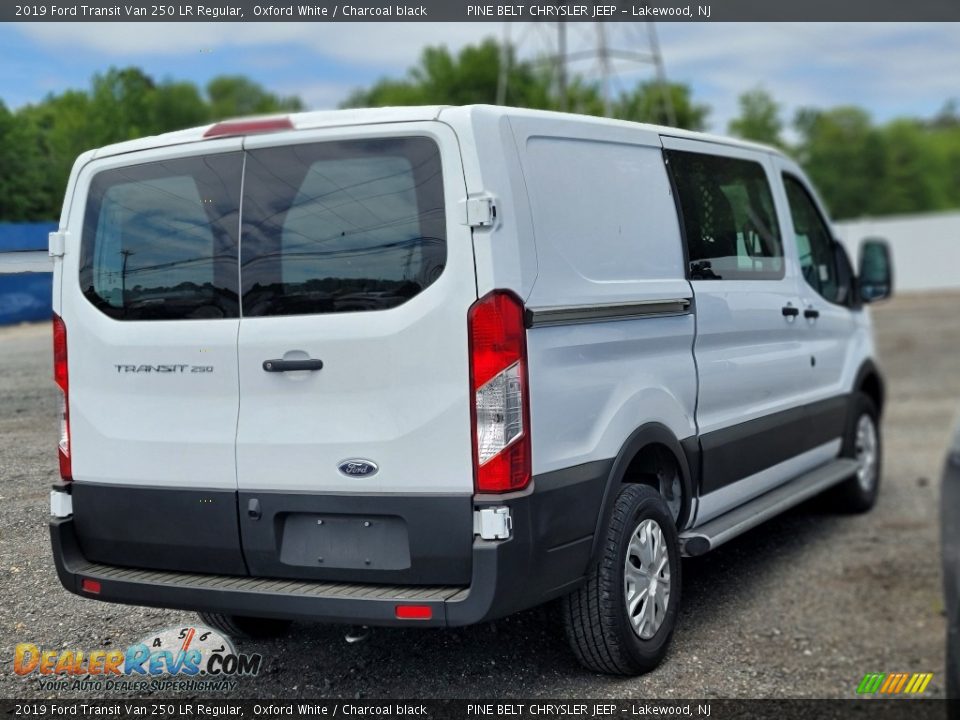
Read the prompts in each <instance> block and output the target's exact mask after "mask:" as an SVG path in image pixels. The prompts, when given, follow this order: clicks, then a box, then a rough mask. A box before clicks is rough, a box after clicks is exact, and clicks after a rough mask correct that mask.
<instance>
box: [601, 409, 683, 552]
mask: <svg viewBox="0 0 960 720" xmlns="http://www.w3.org/2000/svg"><path fill="white" fill-rule="evenodd" d="M661 449H662V450H664V451H666V452H667V453H669V456H671V458H672V460H673V461H674V462H675V463H676V465H677V468H678V469H679V471H680V480H681V488H682V491H683V498H682V502H681V506H680V515H679V517H678V518H677V527H678V529H682V528H684V527H686V526H687V524H688V523H689V521H690V520H691V517H692V513H693V499H694V497H695V488H696V480H697V477H698V474H699V444H698V442H697V440H696V437H695V436H694V437H691V438H689V439H687V440H685V441H683V442H681V441H680V440H678V439H677V437H676V436H675V435H674V434H673V432H672V431H671V430H670V429H669V428H668V427H667V426H666V425H662V424H660V423H647V424H645V425H642V426H641V427H639V428H637V429H636V430H634V431H633V432H632V433H631V434H630V436H629V437H628V438H627V440H626V442H624V444H623V446H622V447H621V448H620V452H619V453H617V457H616V458H615V459H614V461H613V465H612V467H611V469H610V474H609V475H608V477H607V482H606V486H605V487H604V491H603V499H602V501H601V505H600V516H599V517H598V518H597V528H596V531H595V532H594V535H593V549H592V551H591V554H590V557H591V560H595V559H596V558H597V557H598V556H599V552H600V550H601V548H602V545H603V538H604V536H605V530H606V527H607V525H608V524H609V522H610V516H611V514H612V512H613V505H614V502H615V501H616V498H617V493H618V492H619V489H620V487H621V485H623V484H624V483H629V482H642V481H639V480H637V479H635V478H631V468H633V469H636V467H637V466H636V465H635V461H637V460H638V459H641V458H643V457H644V454H645V453H649V452H655V451H659V450H661ZM658 490H659V489H658Z"/></svg>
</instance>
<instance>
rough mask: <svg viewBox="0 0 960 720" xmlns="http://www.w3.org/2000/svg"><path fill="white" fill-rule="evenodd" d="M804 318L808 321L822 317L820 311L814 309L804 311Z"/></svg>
mask: <svg viewBox="0 0 960 720" xmlns="http://www.w3.org/2000/svg"><path fill="white" fill-rule="evenodd" d="M803 316H804V317H805V318H806V319H807V320H816V319H817V318H818V317H820V311H819V310H815V309H814V308H807V309H806V310H804V311H803Z"/></svg>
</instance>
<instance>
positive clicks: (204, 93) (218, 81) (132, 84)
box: [0, 67, 303, 222]
mask: <svg viewBox="0 0 960 720" xmlns="http://www.w3.org/2000/svg"><path fill="white" fill-rule="evenodd" d="M302 109H303V103H302V102H301V101H300V100H299V98H295V97H279V96H277V95H274V94H273V93H270V92H267V91H266V90H265V89H264V88H262V87H261V86H259V85H257V84H256V83H254V82H251V81H250V80H248V79H247V78H244V77H241V76H220V77H216V78H214V79H213V80H211V81H210V82H209V83H207V86H206V87H205V88H204V89H203V90H201V89H200V88H198V87H197V86H196V85H194V84H193V83H190V82H177V81H173V80H163V81H160V82H157V81H155V80H154V79H152V78H151V77H150V76H148V75H147V74H145V73H144V72H143V71H142V70H140V69H138V68H133V67H131V68H124V69H115V68H111V69H110V70H108V71H107V72H105V73H102V74H98V75H95V76H94V77H93V80H92V82H91V84H90V88H89V89H87V90H67V91H65V92H62V93H59V94H52V95H48V96H47V97H46V98H45V99H44V100H42V101H41V102H39V103H36V104H33V105H27V106H25V107H22V108H19V109H18V110H16V111H15V112H11V111H10V110H9V109H8V108H7V107H6V105H4V104H3V102H2V101H0V221H8V222H13V221H24V220H49V219H56V218H58V217H59V216H60V206H61V204H62V203H63V193H64V189H65V187H66V183H67V178H68V177H69V175H70V168H71V167H72V166H73V161H74V160H75V159H76V157H77V155H79V154H80V153H82V152H84V151H85V150H89V149H91V148H96V147H100V146H102V145H108V144H110V143H115V142H121V141H123V140H131V139H134V138H139V137H144V136H146V135H156V134H158V133H164V132H169V131H171V130H180V129H183V128H186V127H191V126H195V125H202V124H204V123H207V122H211V121H214V120H220V119H223V118H227V117H237V116H240V115H251V114H260V113H271V112H282V111H296V110H302Z"/></svg>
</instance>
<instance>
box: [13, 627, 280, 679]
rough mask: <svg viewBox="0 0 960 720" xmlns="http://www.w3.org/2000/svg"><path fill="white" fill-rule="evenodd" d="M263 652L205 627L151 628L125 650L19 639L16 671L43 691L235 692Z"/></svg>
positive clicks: (256, 666)
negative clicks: (50, 646)
mask: <svg viewBox="0 0 960 720" xmlns="http://www.w3.org/2000/svg"><path fill="white" fill-rule="evenodd" d="M262 664H263V657H262V656H261V655H259V654H256V653H253V654H249V653H238V652H237V651H236V648H235V647H234V645H233V642H232V641H231V640H230V638H228V637H225V636H223V635H221V634H220V633H218V632H217V631H216V630H211V629H210V628H206V627H202V626H188V627H177V628H167V629H166V630H162V631H161V632H158V633H151V634H150V635H148V636H147V637H145V638H143V639H142V640H141V641H140V642H137V643H134V644H133V645H130V646H129V647H128V648H127V649H126V650H46V649H42V648H40V647H38V646H37V645H34V644H33V643H20V644H19V645H17V647H16V649H15V650H14V657H13V671H14V672H15V673H16V674H17V675H20V676H21V677H23V678H26V679H34V680H36V681H37V683H38V685H39V689H40V690H85V691H94V690H121V691H133V692H145V691H156V690H181V691H183V690H190V691H199V692H203V691H218V690H220V691H230V690H233V689H234V688H236V686H237V682H238V678H241V677H245V676H246V677H249V676H252V675H256V674H258V673H259V672H260V668H261V666H262Z"/></svg>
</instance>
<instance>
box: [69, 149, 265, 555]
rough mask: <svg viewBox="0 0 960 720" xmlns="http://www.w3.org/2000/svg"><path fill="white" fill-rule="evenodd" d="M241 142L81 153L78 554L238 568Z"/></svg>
mask: <svg viewBox="0 0 960 720" xmlns="http://www.w3.org/2000/svg"><path fill="white" fill-rule="evenodd" d="M242 169H243V155H242V147H241V141H240V140H239V139H230V140H216V141H208V142H204V143H197V144H193V145H186V146H180V147H176V148H162V149H154V150H149V151H145V152H140V153H136V154H124V155H117V156H114V157H107V158H103V159H101V160H94V161H93V162H91V163H89V164H88V165H87V166H86V167H85V168H84V169H83V170H82V171H81V173H80V175H79V177H78V185H77V188H78V190H77V193H76V195H75V201H74V203H73V207H72V210H71V213H70V217H69V220H68V221H67V226H66V228H65V229H66V230H67V231H68V232H69V236H68V237H69V241H68V244H67V250H66V253H65V255H64V258H63V272H62V283H61V287H62V290H61V293H62V296H61V298H60V301H61V302H60V309H61V317H62V319H63V321H64V324H65V326H66V330H67V348H68V363H69V364H68V376H69V421H70V446H71V461H72V473H73V484H72V495H73V507H74V526H75V529H76V532H77V535H78V539H79V542H80V545H81V549H82V550H83V553H84V556H85V557H86V558H87V559H89V560H92V561H97V562H104V563H109V564H114V565H128V566H132V567H141V568H170V569H178V570H187V571H197V572H217V573H235V574H244V573H245V572H246V570H245V567H244V564H243V558H242V555H241V551H240V542H239V530H238V527H237V517H236V516H237V510H236V462H235V456H234V443H235V434H236V424H237V403H238V397H239V389H238V378H237V349H236V348H237V333H238V331H239V323H240V320H239V303H238V296H237V285H238V278H237V235H238V232H239V206H240V185H241V182H240V181H241V175H242Z"/></svg>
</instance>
